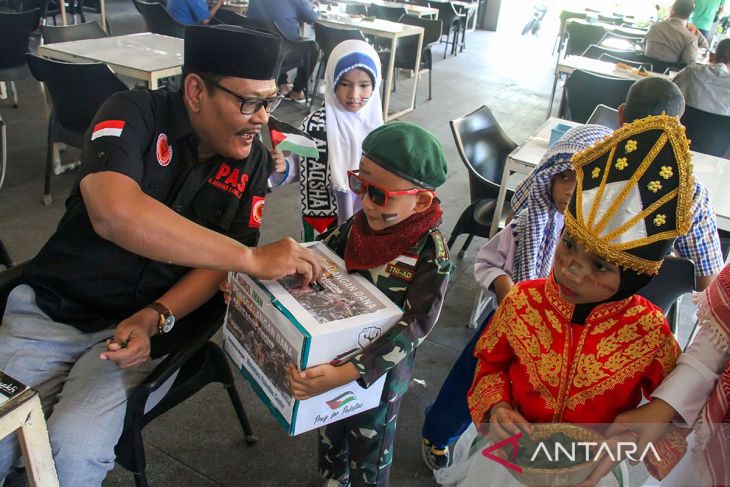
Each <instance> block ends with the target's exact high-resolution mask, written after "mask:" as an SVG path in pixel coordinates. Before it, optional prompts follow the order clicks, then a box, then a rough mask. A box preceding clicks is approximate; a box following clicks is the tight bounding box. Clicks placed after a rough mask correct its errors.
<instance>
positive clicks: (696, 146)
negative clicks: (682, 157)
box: [681, 105, 730, 157]
mask: <svg viewBox="0 0 730 487" xmlns="http://www.w3.org/2000/svg"><path fill="white" fill-rule="evenodd" d="M681 120H682V124H683V125H684V126H685V127H686V132H685V134H686V135H687V138H688V139H689V140H691V141H692V145H691V146H690V147H691V149H692V150H694V151H697V152H702V153H703V154H710V155H713V156H718V157H727V156H728V155H730V116H727V115H718V114H716V113H710V112H706V111H704V110H699V109H697V108H694V107H691V106H689V105H687V106H686V107H685V109H684V115H682V119H681Z"/></svg>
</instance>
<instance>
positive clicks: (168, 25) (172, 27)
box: [132, 0, 185, 39]
mask: <svg viewBox="0 0 730 487" xmlns="http://www.w3.org/2000/svg"><path fill="white" fill-rule="evenodd" d="M132 1H133V2H134V6H135V7H137V11H138V12H139V13H140V14H142V17H144V21H145V23H146V24H147V30H149V31H150V32H152V33H154V34H162V35H166V36H170V37H179V38H181V39H182V38H184V37H185V26H184V25H182V24H181V23H179V22H178V21H177V20H175V19H174V18H173V17H172V16H171V15H170V13H169V12H168V11H167V9H166V8H165V6H164V5H163V4H161V3H158V2H145V1H143V0H132Z"/></svg>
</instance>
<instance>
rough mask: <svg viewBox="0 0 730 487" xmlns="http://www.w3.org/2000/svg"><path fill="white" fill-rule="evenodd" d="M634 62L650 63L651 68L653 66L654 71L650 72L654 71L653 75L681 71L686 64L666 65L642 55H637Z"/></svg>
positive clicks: (663, 62)
mask: <svg viewBox="0 0 730 487" xmlns="http://www.w3.org/2000/svg"><path fill="white" fill-rule="evenodd" d="M636 60H637V61H641V62H643V63H650V64H651V65H652V66H654V69H652V71H654V72H655V73H664V72H665V71H666V70H667V69H673V70H675V71H681V70H682V68H684V67H685V66H686V64H684V63H668V62H666V61H661V60H659V59H655V58H653V57H649V56H645V55H643V54H640V55H637V56H636Z"/></svg>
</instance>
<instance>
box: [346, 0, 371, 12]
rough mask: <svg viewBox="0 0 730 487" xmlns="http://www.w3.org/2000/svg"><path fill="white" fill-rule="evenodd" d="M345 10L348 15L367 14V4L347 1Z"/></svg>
mask: <svg viewBox="0 0 730 487" xmlns="http://www.w3.org/2000/svg"><path fill="white" fill-rule="evenodd" d="M345 12H347V13H348V14H350V15H368V6H367V5H364V4H360V3H348V4H347V5H346V6H345Z"/></svg>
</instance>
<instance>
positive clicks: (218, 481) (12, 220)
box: [0, 0, 688, 487]
mask: <svg viewBox="0 0 730 487" xmlns="http://www.w3.org/2000/svg"><path fill="white" fill-rule="evenodd" d="M107 3H108V12H109V18H110V21H109V22H110V24H111V28H112V30H113V32H114V33H115V34H125V33H130V32H138V31H142V30H143V29H144V24H143V22H142V19H141V17H140V16H139V15H138V14H137V12H136V11H135V10H134V8H133V6H132V4H131V2H126V1H124V0H110V1H108V2H107ZM467 42H468V47H467V50H466V51H464V52H463V53H460V54H459V55H458V57H452V56H449V57H448V58H447V59H446V60H442V59H441V57H442V54H443V46H436V47H435V56H434V57H435V60H436V63H435V68H434V72H433V93H434V99H433V100H432V101H425V98H426V95H427V85H426V78H425V77H426V76H427V75H426V74H423V75H422V83H421V86H420V87H419V96H418V100H419V104H418V108H417V110H416V111H414V112H412V113H410V114H408V115H407V116H405V117H404V119H405V120H409V121H412V122H415V123H418V124H420V125H422V126H424V127H426V128H427V129H429V130H431V131H432V132H434V133H435V134H436V135H437V136H438V138H439V139H440V141H441V142H442V144H443V146H444V148H445V149H446V152H447V155H448V160H449V177H448V180H447V182H446V183H445V184H444V186H443V187H441V188H439V191H438V193H439V196H440V198H441V199H442V201H443V206H444V209H445V216H444V223H443V226H442V229H443V231H444V233H445V235H446V236H447V237H448V235H449V233H450V230H451V228H452V227H453V225H454V223H455V222H456V219H457V218H458V216H459V214H460V212H461V210H462V209H463V208H465V207H466V206H467V204H468V200H467V199H468V196H467V195H468V182H467V174H466V171H465V169H464V167H463V165H462V163H461V160H460V159H459V156H458V154H457V152H456V147H455V146H454V143H453V139H452V136H451V131H450V129H449V125H448V121H449V120H450V119H453V118H456V117H458V116H461V115H464V114H466V113H468V112H470V111H472V110H474V109H476V108H478V107H479V106H480V105H482V104H486V105H487V106H489V107H490V108H492V110H493V111H494V113H495V114H496V116H497V118H498V120H499V121H500V124H501V125H502V127H503V128H504V130H505V131H506V132H507V134H509V135H510V137H512V138H513V139H514V140H515V141H516V142H518V143H519V142H521V141H523V140H524V139H525V138H526V137H527V136H529V135H530V134H531V133H532V132H533V131H534V130H535V128H536V127H537V126H538V125H539V124H540V123H541V122H542V121H543V119H544V114H545V109H546V105H547V98H548V95H549V90H550V86H551V81H552V68H553V66H554V62H555V60H554V58H553V57H552V56H551V53H550V50H551V49H552V42H551V38H550V37H548V38H547V39H544V42H541V41H540V39H539V38H535V37H520V36H519V33H518V32H512V30H510V29H507V30H506V31H505V32H499V33H493V32H484V31H476V32H471V33H469V34H468V36H467ZM411 82H412V79H409V78H408V77H407V76H404V75H401V77H400V79H399V80H398V92H397V96H396V98H397V97H398V96H403V94H404V93H407V92H409V88H410V83H411ZM18 87H19V90H20V103H21V105H20V107H19V108H18V109H13V108H12V107H11V106H10V104H9V102H8V101H7V100H6V101H0V112H1V113H2V115H3V117H4V119H5V121H6V123H7V124H8V140H9V146H10V148H9V161H10V163H9V171H8V177H7V180H6V182H5V186H4V187H3V188H2V191H0V215H2V217H0V238H2V239H3V240H4V242H5V243H6V245H7V247H8V249H9V251H10V253H11V255H12V256H13V257H14V258H15V260H17V261H22V260H25V259H27V258H30V257H32V256H33V255H34V254H35V253H36V252H37V251H38V249H39V248H40V247H41V246H42V245H43V243H44V242H45V240H46V239H47V238H48V236H49V235H50V234H51V233H52V232H53V230H54V228H55V225H56V224H57V222H58V220H59V218H60V216H61V215H62V214H63V210H64V206H63V201H64V198H65V196H66V195H67V194H68V191H69V189H70V187H71V185H72V184H73V181H74V179H75V174H73V173H72V174H64V175H61V176H58V177H54V178H53V196H54V202H53V204H52V205H50V206H48V207H44V206H42V205H41V202H40V197H41V193H42V175H43V165H44V160H45V140H46V118H45V112H44V104H43V98H42V93H41V91H40V87H39V84H38V83H36V82H35V81H34V80H25V81H22V82H20V83H18ZM306 113H307V110H306V108H304V107H301V106H299V105H294V104H291V103H286V104H285V105H284V106H283V107H282V108H280V109H279V111H278V112H277V115H278V116H280V117H281V118H283V119H285V120H287V121H290V122H293V123H296V122H298V121H299V120H301V119H302V118H303V117H304V116H305V115H306ZM76 153H77V152H75V151H69V154H67V155H66V156H65V157H67V158H71V157H73V155H74V154H76ZM297 209H298V200H297V195H296V188H294V187H289V188H285V189H282V190H279V191H276V192H274V193H273V194H272V195H271V196H270V197H269V198H268V199H267V205H266V213H265V215H264V223H263V226H262V240H263V241H264V242H268V241H272V240H275V239H278V238H280V237H282V236H284V235H291V236H294V237H296V236H297V235H298V232H299V227H298V221H297V217H296V215H297ZM461 242H462V240H459V241H457V245H460V244H461ZM480 243H481V242H480V240H479V239H477V240H476V241H475V242H474V243H473V244H472V246H471V248H470V250H469V252H468V253H467V255H466V257H465V258H464V259H463V260H462V261H458V262H456V265H457V270H456V272H455V274H454V276H453V279H452V282H451V284H450V289H449V293H448V295H447V298H446V303H445V306H444V309H443V311H442V314H441V319H440V321H439V323H438V325H437V327H436V329H435V330H434V332H433V333H432V334H431V336H429V338H428V340H427V341H426V342H425V343H424V344H423V345H422V346H421V347H420V348H419V351H418V357H417V359H416V370H415V377H416V378H418V379H422V380H423V381H425V385H421V383H420V382H419V383H413V384H412V386H411V390H410V392H409V393H408V394H407V395H406V397H405V399H404V402H403V406H402V409H401V414H400V418H399V419H400V421H399V423H400V424H399V427H398V431H397V435H396V443H395V459H394V464H393V468H392V475H391V480H392V485H393V486H426V485H435V482H434V481H433V479H432V477H431V475H430V472H429V471H428V470H427V469H426V468H425V466H424V465H423V463H422V461H421V459H420V450H419V448H420V428H421V423H422V420H423V409H424V407H426V406H427V405H428V404H429V402H430V401H432V400H433V398H434V397H435V395H436V393H437V391H438V388H439V386H440V384H441V382H442V381H443V379H444V377H445V375H446V374H447V372H448V371H449V369H450V366H451V364H452V363H453V361H454V360H455V358H456V356H457V355H458V353H459V352H460V351H461V349H462V347H463V345H464V344H465V343H466V341H467V340H468V339H469V338H470V336H471V333H472V330H469V329H467V328H466V327H465V326H464V325H465V323H466V321H467V318H468V316H469V313H470V310H471V306H472V302H473V300H474V297H475V295H476V293H477V285H476V283H475V282H474V280H473V277H472V271H471V267H472V260H473V256H474V254H475V252H476V250H477V249H478V246H479V245H480ZM455 253H456V252H455ZM687 314H688V313H685V315H687ZM236 386H237V388H238V390H239V392H240V393H241V395H242V397H243V399H244V403H245V406H246V408H247V410H248V413H249V416H250V418H251V422H252V424H253V427H254V428H255V430H256V433H257V434H258V435H259V436H260V438H261V440H260V442H259V443H258V444H257V445H256V446H254V447H247V446H246V445H245V443H244V440H243V435H242V433H241V431H240V430H239V427H238V425H237V422H236V419H235V416H234V414H233V409H232V408H231V406H230V404H229V402H228V400H227V396H226V395H225V393H224V392H223V389H222V388H221V387H220V386H216V385H212V386H208V387H207V388H206V389H204V390H203V391H202V392H201V393H199V394H197V395H196V396H194V397H193V398H191V399H190V400H188V401H186V402H185V403H183V404H182V405H180V406H178V407H177V408H176V409H174V410H173V411H171V412H169V413H168V414H166V415H164V416H163V417H161V418H159V419H157V420H156V421H154V422H153V423H152V424H150V425H149V426H148V427H147V429H146V430H145V438H146V447H147V460H148V473H149V477H150V480H151V483H152V485H154V486H201V487H202V486H214V485H226V486H278V485H286V486H290V485H292V486H310V485H311V486H314V485H319V484H320V483H321V482H320V481H319V479H318V477H317V474H316V469H315V466H316V440H315V434H314V433H308V434H304V435H301V436H298V437H294V438H289V437H287V436H286V434H285V433H284V432H283V431H282V429H281V428H280V427H279V426H278V424H277V423H276V421H275V420H274V419H273V417H272V416H271V415H270V414H269V413H268V411H267V409H266V408H265V407H264V406H263V405H262V404H261V403H260V401H259V400H258V398H257V397H256V396H255V395H254V394H253V393H252V391H251V388H250V387H249V386H248V384H247V383H245V381H244V380H243V379H240V378H239V380H237V384H236ZM132 484H133V482H132V478H131V476H130V475H129V474H128V473H127V472H125V471H124V470H123V469H122V468H120V467H117V468H115V469H114V470H113V471H112V472H111V473H110V475H109V477H108V479H107V480H106V482H105V483H104V485H105V486H110V487H111V486H117V485H132Z"/></svg>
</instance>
